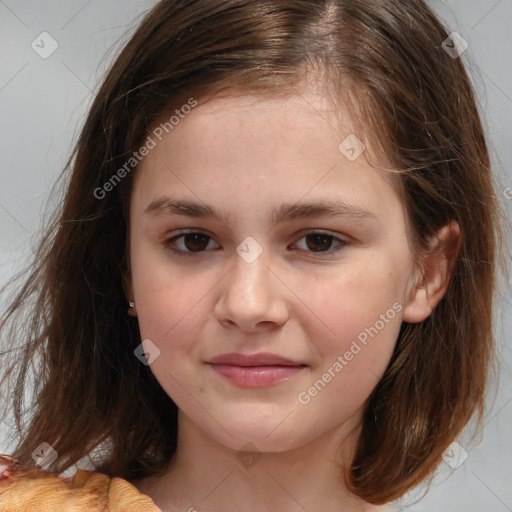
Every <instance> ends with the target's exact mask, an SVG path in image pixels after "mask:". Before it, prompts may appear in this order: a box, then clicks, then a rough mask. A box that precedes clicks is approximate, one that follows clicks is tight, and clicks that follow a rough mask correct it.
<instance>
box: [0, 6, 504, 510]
mask: <svg viewBox="0 0 512 512" xmlns="http://www.w3.org/2000/svg"><path fill="white" fill-rule="evenodd" d="M447 37H448V33H447V31H446V30H445V28H444V27H443V26H442V24H441V23H440V22H439V20H438V19H437V18H436V16H435V15H434V13H433V12H432V11H431V10H430V9H429V8H428V7H427V5H426V4H425V3H424V2H423V1H421V0H411V1H408V2H402V1H398V0H372V1H368V0H350V1H348V0H216V1H212V0H187V1H182V0H165V1H161V2H158V4H157V5H156V6H155V7H154V8H153V9H152V10H151V11H150V12H149V13H148V14H147V16H146V17H145V18H144V20H143V21H142V23H141V24H140V26H139V27H138V29H137V30H136V31H135V33H134V35H133V37H131V39H130V40H129V42H128V43H127V44H126V46H125V47H124V49H123V50H122V51H121V53H120V55H119V56H118V58H117V59H116V60H115V62H114V64H113V65H112V67H111V69H110V71H109V72H108V74H107V76H106V78H105V79H104V81H103V83H102V85H101V88H100V89H99V92H98V93H97V95H96V97H95V100H94V103H93V105H92V107H91V109H90V112H89V115H88V116H87V119H86V121H85V125H84V127H83V129H82V132H81V134H80V137H79V140H78V142H77V145H76V147H75V149H74V152H73V154H72V156H71V158H70V160H69V162H68V164H67V165H66V168H65V170H64V172H63V174H62V176H61V178H62V177H63V176H65V177H66V178H69V182H68V184H67V185H66V186H67V190H66V194H65V199H64V202H63V204H62V206H61V207H59V209H58V211H57V212H56V213H55V217H54V218H53V219H52V222H51V225H50V226H49V227H48V231H47V232H46V234H45V236H44V238H43V241H42V243H41V245H40V247H39V250H38V253H37V255H36V258H35V260H34V261H35V263H34V267H33V268H32V269H31V273H30V275H29V277H28V278H27V280H26V282H25V284H24V285H23V287H22V288H21V290H20V291H19V293H18V294H17V295H16V297H15V298H14V300H13V301H12V304H11V305H10V307H9V308H8V309H7V310H6V312H5V314H4V316H3V318H2V322H1V324H0V328H1V332H2V336H5V335H4V333H5V332H6V328H7V326H8V324H9V323H11V327H12V330H11V331H9V337H5V338H4V339H7V340H9V343H10V346H13V347H14V346H16V343H15V341H16V340H23V341H24V342H25V343H24V344H23V345H22V346H21V347H18V348H15V349H11V350H9V351H6V352H4V353H3V357H4V358H6V356H7V354H8V353H11V352H12V353H14V354H15V355H16V357H15V360H14V363H13V364H12V365H11V366H10V367H9V369H8V371H6V373H5V375H4V378H6V377H9V378H12V377H13V375H12V374H13V372H14V370H15V369H16V370H17V375H18V378H17V380H16V385H15V389H14V392H13V393H12V405H13V410H14V411H15V417H16V426H17V430H18V433H19V435H20V436H21V438H20V440H19V443H18V445H17V447H16V449H15V451H14V452H13V454H12V456H13V457H14V458H15V459H16V460H18V461H20V464H25V465H27V466H34V461H33V460H32V458H31V454H32V452H33V450H34V449H35V448H36V447H37V446H38V445H39V444H40V443H42V442H47V443H49V444H50V445H51V446H52V447H53V448H54V449H55V450H56V451H57V453H58V458H57V460H56V461H55V463H54V464H53V465H51V468H52V469H53V470H54V471H59V472H62V471H64V470H65V469H67V468H69V467H70V466H71V465H72V464H74V463H76V462H77V461H78V460H79V459H81V458H82V457H84V456H86V455H87V454H88V453H90V452H91V450H93V449H94V448H95V447H97V446H99V445H100V444H101V443H103V442H107V441H108V442H109V443H110V446H111V448H110V450H109V451H108V453H107V454H106V456H105V458H104V460H103V461H102V462H101V465H99V466H98V467H97V468H96V469H97V470H98V471H101V472H103V473H106V474H108V475H110V476H120V477H123V478H126V479H135V478H141V477H143V476H148V475H151V474H154V473H156V472H158V471H160V470H162V469H164V468H166V467H167V465H168V463H169V461H170V460H171V458H172V456H173V454H174V452H175V449H176V437H177V407H176V405H175V404H174V402H173V401H172V399H171V398H170V397H169V396H167V394H166V393H165V391H164V390H163V389H162V387H161V386H160V385H159V383H158V381H157V380H156V379H155V377H154V376H153V374H152V372H151V371H150V369H149V367H147V366H145V365H142V364H141V363H140V361H139V360H138V359H137V358H136V357H134V353H133V351H134V349H135V347H137V346H138V345H139V344H140V343H141V339H140V333H139V329H138V324H137V319H136V318H133V317H130V316H128V315H127V299H126V295H125V292H124V289H123V276H125V275H126V274H125V273H126V269H127V265H126V263H127V261H126V256H127V254H126V246H127V234H128V221H129V219H128V206H129V200H130V191H131V184H132V182H133V175H134V173H135V172H136V170H135V169H133V171H132V172H127V173H126V176H125V177H124V178H123V179H122V180H120V182H119V184H117V186H115V187H112V189H111V190H110V191H109V192H108V193H106V194H105V195H104V197H102V198H100V199H98V198H97V194H96V195H95V193H94V192H95V190H96V191H97V190H98V189H100V188H102V187H103V185H104V184H105V183H106V182H108V181H109V180H110V179H111V178H112V176H113V175H114V174H116V173H117V171H118V170H119V169H120V168H122V167H123V166H124V165H125V164H126V161H127V159H129V158H130V157H131V156H132V154H133V152H134V151H136V150H137V149H138V148H139V147H140V145H141V143H142V141H143V140H144V139H145V137H147V135H148V133H150V132H149V127H150V126H151V123H152V122H154V120H156V119H158V118H160V116H161V115H162V113H164V112H167V111H172V109H173V108H175V107H176V106H179V105H181V104H183V103H186V99H187V98H191V97H195V98H197V99H201V98H206V97H207V96H208V95H210V96H212V95H215V94H221V93H223V92H224V93H226V94H237V93H244V94H261V95H263V94H269V95H271V96H272V95H273V96H277V95H279V94H283V93H285V92H286V93H288V94H293V92H294V91H295V88H294V84H297V83H300V82H301V81H302V80H304V79H305V78H306V76H312V75H311V73H314V74H315V76H317V78H318V80H319V82H320V81H322V80H323V81H324V82H325V81H327V82H328V84H329V87H330V88H331V89H332V91H333V92H334V94H335V95H338V96H340V97H341V96H342V95H350V97H351V98H352V99H353V100H354V108H355V109H357V110H358V113H359V115H360V119H361V131H360V132H358V136H360V138H362V139H364V140H365V141H366V143H367V145H368V147H370V146H372V147H374V148H376V147H378V146H379V147H381V148H382V151H383V152H384V153H385V155H386V157H387V159H388V161H389V162H391V165H392V167H393V169H395V170H397V171H399V172H398V173H397V176H398V178H399V182H400V186H401V191H402V195H403V199H404V205H405V208H406V211H407V213H408V218H409V221H410V225H411V229H412V233H411V234H412V237H411V238H412V244H413V249H414V251H415V254H416V253H417V254H420V253H421V252H422V251H423V250H424V249H425V247H426V245H425V244H426V241H427V240H428V238H429V237H430V236H432V235H433V234H434V233H435V232H436V230H438V229H439V228H440V227H441V226H443V225H445V224H447V223H448V222H449V221H450V220H454V221H456V222H457V223H458V224H459V226H460V228H461V232H462V242H461V248H460V254H459V257H458V259H457V262H456V264H455V267H454V270H453V274H452V277H451V280H450V284H449V287H448V290H447V292H446V294H445V296H444V298H443V299H442V300H441V301H440V302H439V304H438V305H437V307H436V308H435V309H434V311H433V312H432V314H431V315H430V316H429V317H428V318H427V319H426V320H424V321H423V322H421V323H418V324H406V323H404V324H403V325H402V328H401V331H400V335H399V338H398V340H397V344H396V348H395V352H394V355H393V357H392V360H391V361H390V364H389V366H388V368H387V371H386V373H385V375H384V376H383V378H382V379H381V381H380V382H379V383H378V385H377V386H376V388H375V389H374V391H373V393H372V394H371V396H370V398H369V400H368V403H367V407H366V412H365V415H364V419H363V423H362V426H361V434H360V438H359V441H358V445H357V450H356V454H355V458H354V460H353V463H352V466H351V467H349V468H347V474H346V478H347V483H348V485H349V488H350V489H351V490H352V491H353V492H354V493H355V494H357V495H358V496H360V497H361V498H362V499H364V500H365V501H367V502H370V503H374V504H382V503H387V502H389V501H392V500H394V499H396V498H398V497H400V496H402V495H403V494H404V493H405V492H406V491H407V490H409V489H411V488H412V487H414V486H416V485H417V484H419V483H420V482H422V481H423V480H425V479H426V478H427V477H429V476H431V475H432V474H433V472H434V470H435V468H436V467H437V466H438V464H439V463H440V461H441V455H442V453H443V451H444V450H445V449H446V448H447V447H448V446H449V445H450V443H451V442H452V441H453V440H454V439H455V438H456V436H457V435H458V434H459V433H460V432H461V430H462V429H463V428H464V426H465V425H466V424H467V423H468V421H469V420H470V419H471V418H472V416H473V414H474V413H475V412H477V413H478V414H477V420H478V425H480V426H481V424H482V415H483V413H482V411H483V402H484V394H485V391H486V389H487V379H488V374H489V370H490V368H491V367H492V366H493V364H494V363H495V345H494V337H493V328H492V316H493V311H494V292H495V287H496V269H497V262H498V259H499V258H498V253H499V243H500V242H501V241H502V235H501V228H500V215H499V207H498V204H497V201H496V198H495V196H494V194H493V184H492V173H491V170H490V163H489V155H488V150H487V146H486V141H485V138H484V133H483V129H482V126H481V122H480V118H479V114H478V111H477V107H476V104H475V98H474V93H473V89H472V86H471V84H470V81H469V79H468V76H467V74H466V71H465V69H464V66H463V63H462V62H461V59H460V58H455V59H454V58H452V57H451V56H450V55H448V53H447V52H446V51H445V50H444V49H443V47H442V42H443V41H444V40H445V39H446V38H447ZM347 135H348V134H347ZM340 142H341V139H340ZM27 271H28V269H27ZM31 297H34V300H35V302H33V303H31V302H30V298H31ZM22 311H28V314H29V316H28V318H29V322H27V321H26V320H24V318H23V317H22V316H21V313H22ZM37 355H39V356H40V359H38V360H37V366H36V374H35V375H36V382H35V390H34V397H33V402H32V408H31V409H30V411H29V412H30V413H31V415H30V423H29V425H28V426H27V427H25V426H22V425H21V420H22V414H23V411H22V406H23V398H24V391H25V381H26V377H27V372H28V368H29V363H30V362H34V361H36V356H37ZM32 409H33V410H32Z"/></svg>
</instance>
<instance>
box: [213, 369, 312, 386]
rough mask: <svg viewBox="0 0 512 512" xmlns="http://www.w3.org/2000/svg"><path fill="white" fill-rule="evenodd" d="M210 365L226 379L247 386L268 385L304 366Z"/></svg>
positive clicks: (286, 377)
mask: <svg viewBox="0 0 512 512" xmlns="http://www.w3.org/2000/svg"><path fill="white" fill-rule="evenodd" d="M211 366H212V367H213V369H214V370H215V371H216V372H218V373H220V374H221V375H222V376H224V377H226V379H228V380H230V381H232V382H234V383H235V384H239V385H240V386H245V387H247V388H259V387H263V386H270V385H272V384H275V383H276V382H279V381H282V380H285V379H289V378H290V377H293V376H294V375H296V374H297V373H299V372H300V371H301V370H303V369H304V368H306V367H305V366H233V365H229V364H212V365H211Z"/></svg>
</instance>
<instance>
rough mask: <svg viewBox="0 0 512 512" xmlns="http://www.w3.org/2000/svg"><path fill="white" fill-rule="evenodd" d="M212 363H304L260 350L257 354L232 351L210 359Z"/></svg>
mask: <svg viewBox="0 0 512 512" xmlns="http://www.w3.org/2000/svg"><path fill="white" fill-rule="evenodd" d="M208 362H209V363H212V364H229V365H232V366H275V365H279V366H302V363H299V362H298V361H293V360H292V359H287V358H286V357H282V356H278V355H277V354H271V353H270V352H259V353H257V354H251V355H246V354H241V353H240V352H230V353H229V354H221V355H220V356H215V357H214V358H212V359H210V361H208Z"/></svg>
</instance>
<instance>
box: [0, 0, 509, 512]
mask: <svg viewBox="0 0 512 512" xmlns="http://www.w3.org/2000/svg"><path fill="white" fill-rule="evenodd" d="M430 3H431V5H432V6H433V7H434V9H435V10H436V11H437V12H438V13H439V15H440V16H441V17H442V18H443V19H444V20H445V22H446V23H447V24H448V26H449V28H450V31H456V32H458V33H459V34H460V35H461V36H462V37H463V38H464V39H465V40H466V41H467V42H468V49H467V50H466V52H465V53H464V54H463V55H462V58H463V60H464V61H465V62H466V61H467V59H468V58H469V59H470V61H471V63H470V64H469V63H468V64H467V65H468V66H469V67H468V69H469V71H470V74H471V76H472V78H473V81H474V84H475V87H476V90H477V95H478V101H479V104H480V108H481V111H482V115H483V120H484V123H485V125H486V128H487V131H488V134H489V141H490V143H491V151H492V158H493V163H494V169H495V173H496V175H497V176H498V177H499V179H500V180H501V182H500V183H502V185H500V186H499V187H498V190H497V193H498V194H499V197H500V200H501V202H502V204H503V207H504V209H505V212H506V213H507V215H508V216H509V217H510V214H511V212H512V204H511V203H512V199H509V197H512V193H511V192H510V191H509V193H507V192H506V188H507V187H509V186H510V187H512V175H511V174H510V164H511V163H512V144H511V142H512V141H511V136H510V134H511V132H512V115H511V114H512V71H511V65H510V62H512V37H511V31H512V30H511V20H512V0H450V1H447V2H441V1H436V2H430ZM154 4H155V2H154V0H153V1H150V0H106V1H100V0H89V1H87V0H68V1H66V2H64V1H62V0H45V2H41V1H38V2H36V1H35V0H0V134H1V136H0V177H1V180H0V284H3V283H4V282H6V281H7V280H8V279H9V278H11V277H12V276H13V275H14V273H15V272H16V271H17V270H19V269H20V268H21V265H22V264H23V263H24V262H26V261H27V258H29V257H30V256H31V253H32V251H33V248H34V247H35V244H36V242H37V241H38V239H39V236H40V228H41V225H42V222H43V214H44V212H45V209H46V211H47V213H46V214H45V215H46V217H47V216H48V212H49V211H51V207H52V205H53V204H54V202H55V200H56V199H55V198H53V199H52V198H50V191H51V188H52V186H53V184H54V181H55V180H56V178H57V176H58V174H59V173H60V172H61V170H62V168H63V166H64V164H65V162H66V160H67V158H68V156H69V155H70V152H71V148H72V144H73V142H74V141H75V140H76V137H77V135H78V131H79V128H80V127H81V123H82V122H83V120H84V118H85V115H86V112H87V108H88V106H89V105H90V103H91V99H92V91H94V90H96V88H97V84H98V81H99V79H100V78H101V76H102V74H103V73H104V72H105V70H106V69H107V67H108V64H109V63H110V62H111V60H112V58H113V56H114V55H115V54H116V50H117V49H118V48H119V47H120V41H121V40H126V37H127V36H126V34H127V33H128V31H130V30H132V29H133V28H134V27H135V26H136V25H137V23H138V21H140V19H141V17H142V16H143V14H144V13H145V12H146V11H147V9H149V8H150V7H152V6H153V5H154ZM43 32H47V33H48V34H50V36H51V38H52V39H50V38H49V37H48V36H47V35H44V36H40V34H41V33H43ZM41 37H44V38H46V39H45V41H46V43H45V49H44V51H50V50H51V49H52V46H51V45H52V44H53V45H54V46H55V45H58V46H57V48H56V50H55V51H54V52H53V53H52V54H51V55H50V56H48V57H47V58H42V56H41V55H40V53H41V52H42V51H43V48H41V45H40V47H39V48H38V47H37V46H35V44H37V42H38V41H40V38H41ZM34 41H35V43H33V42H34ZM54 41H55V42H54ZM33 46H34V47H35V48H37V49H38V51H39V53H37V52H36V49H35V48H33ZM507 63H508V64H507ZM511 190H512V189H511ZM505 284H506V283H505ZM500 295H501V299H500V306H501V308H502V310H501V311H500V315H499V317H498V318H497V325H496V334H497V337H498V342H499V345H500V354H501V360H502V363H503V364H502V369H501V378H500V381H499V384H498V394H497V398H496V401H495V403H494V405H493V407H492V408H491V404H490V402H489V408H488V411H487V419H486V423H487V424H486V428H485V432H484V435H483V438H482V440H481V443H480V444H479V445H478V446H477V447H474V448H470V447H469V446H465V440H464V436H461V437H460V439H458V442H459V445H460V447H461V448H460V449H459V450H461V449H463V450H465V451H467V458H466V460H465V461H464V462H463V463H462V464H461V465H460V466H459V467H458V468H457V469H452V468H451V467H450V466H449V465H448V464H447V463H445V462H443V463H442V464H441V466H440V468H439V471H438V473H437V477H436V481H435V484H434V486H433V487H432V488H431V490H430V492H429V493H428V494H427V496H426V497H425V498H424V499H423V500H421V501H420V502H418V503H416V504H413V501H414V499H415V497H417V496H418V495H421V493H420V494H418V493H419V491H421V490H422V489H418V490H417V492H415V493H411V494H410V495H409V496H406V497H405V499H404V500H401V501H400V504H399V506H401V507H403V510H408V511H410V512H424V511H426V512H459V511H460V512H462V511H463V512H506V511H512V485H511V484H512V477H511V475H512V377H511V369H512V356H511V343H510V337H509V330H510V327H511V321H510V317H511V315H510V313H511V306H510V301H511V294H510V293H509V291H508V290H507V289H505V288H504V291H502V292H501V294H500ZM8 299H9V297H1V299H0V300H1V302H2V303H4V302H5V301H6V300H8ZM0 363H1V360H0ZM455 370H456V369H454V371H455ZM6 429H9V426H8V424H6V423H4V424H3V425H0V452H8V450H9V448H10V446H7V445H6V444H5V443H4V442H3V439H4V438H5V432H6ZM466 448H467V450H466ZM462 453H464V452H462ZM399 506H398V505H397V509H398V508H399Z"/></svg>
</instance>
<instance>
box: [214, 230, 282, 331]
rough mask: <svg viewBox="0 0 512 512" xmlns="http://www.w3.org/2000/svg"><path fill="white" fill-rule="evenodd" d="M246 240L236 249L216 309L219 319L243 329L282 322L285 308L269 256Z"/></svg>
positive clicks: (255, 244)
mask: <svg viewBox="0 0 512 512" xmlns="http://www.w3.org/2000/svg"><path fill="white" fill-rule="evenodd" d="M248 238H249V239H246V240H244V241H243V242H242V243H241V244H239V246H238V247H237V248H236V252H237V254H236V256H235V259H234V263H233V266H232V268H231V271H230V272H229V275H228V276H227V280H226V282H225V287H224V290H223V293H222V297H221V298H220V300H219V303H218V305H217V315H218V319H219V320H224V321H226V320H230V322H231V323H234V324H237V325H239V326H242V327H246V328H249V327H253V326H255V325H256V324H258V323H260V322H273V323H280V322H283V321H284V320H285V316H286V312H287V308H286V305H285V303H284V301H283V297H282V296H281V294H282V292H283V290H282V284H280V283H279V279H277V277H276V276H275V275H274V273H273V271H272V269H271V268H270V267H271V264H272V262H271V258H270V252H269V251H267V250H264V249H263V247H262V246H261V245H260V244H259V243H258V242H257V241H256V240H255V239H253V238H251V237H248Z"/></svg>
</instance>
